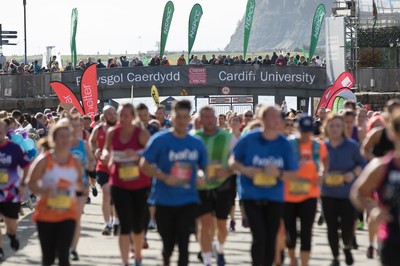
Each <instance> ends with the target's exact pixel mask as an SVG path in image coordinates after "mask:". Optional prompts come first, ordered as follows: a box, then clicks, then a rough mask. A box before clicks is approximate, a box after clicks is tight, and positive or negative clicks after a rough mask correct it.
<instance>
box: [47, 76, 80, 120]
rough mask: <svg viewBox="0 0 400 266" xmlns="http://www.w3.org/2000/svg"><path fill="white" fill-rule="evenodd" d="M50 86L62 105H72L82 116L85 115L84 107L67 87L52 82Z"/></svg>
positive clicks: (57, 82) (60, 83)
mask: <svg viewBox="0 0 400 266" xmlns="http://www.w3.org/2000/svg"><path fill="white" fill-rule="evenodd" d="M50 86H51V87H52V88H53V90H54V91H55V93H56V94H57V97H58V99H59V100H60V102H61V103H72V104H73V105H74V107H75V108H76V109H77V110H78V112H79V113H80V114H81V115H84V114H85V113H84V112H83V109H82V105H81V104H80V102H79V101H78V99H77V98H76V96H75V94H74V93H73V92H72V91H71V89H70V88H69V87H68V86H67V85H65V84H64V83H62V82H59V81H52V82H50Z"/></svg>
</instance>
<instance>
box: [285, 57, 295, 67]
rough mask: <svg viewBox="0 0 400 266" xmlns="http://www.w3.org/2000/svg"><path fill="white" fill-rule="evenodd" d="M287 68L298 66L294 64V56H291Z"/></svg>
mask: <svg viewBox="0 0 400 266" xmlns="http://www.w3.org/2000/svg"><path fill="white" fill-rule="evenodd" d="M286 65H287V66H296V63H295V62H294V56H291V57H290V58H289V61H288V62H287V63H286Z"/></svg>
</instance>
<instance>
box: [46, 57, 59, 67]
mask: <svg viewBox="0 0 400 266" xmlns="http://www.w3.org/2000/svg"><path fill="white" fill-rule="evenodd" d="M55 61H57V56H55V55H53V57H52V58H51V59H50V62H49V63H48V64H47V69H50V68H51V66H52V64H53V63H54V62H55Z"/></svg>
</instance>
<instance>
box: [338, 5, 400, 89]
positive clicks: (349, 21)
mask: <svg viewBox="0 0 400 266" xmlns="http://www.w3.org/2000/svg"><path fill="white" fill-rule="evenodd" d="M375 5H376V9H377V21H376V25H375V28H385V27H394V26H395V27H399V26H400V0H375ZM332 14H333V16H341V17H344V21H345V34H346V36H345V39H346V63H347V66H346V67H347V69H348V70H349V71H351V72H352V73H353V75H354V78H355V84H356V86H357V84H358V71H357V70H358V63H359V58H358V55H359V47H358V36H357V34H358V30H359V29H363V28H372V27H373V26H374V23H375V20H374V17H373V0H333V7H332ZM399 38H400V36H399ZM388 45H389V44H388Z"/></svg>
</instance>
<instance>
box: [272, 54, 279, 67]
mask: <svg viewBox="0 0 400 266" xmlns="http://www.w3.org/2000/svg"><path fill="white" fill-rule="evenodd" d="M276 59H278V55H277V54H276V52H273V53H272V57H271V61H272V63H273V64H275V62H276Z"/></svg>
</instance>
